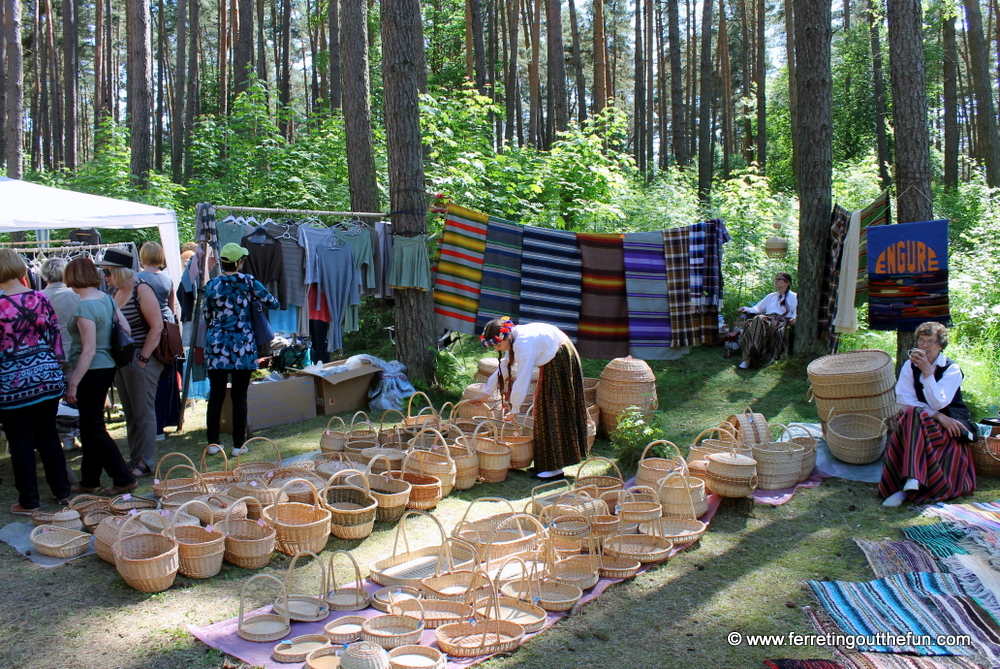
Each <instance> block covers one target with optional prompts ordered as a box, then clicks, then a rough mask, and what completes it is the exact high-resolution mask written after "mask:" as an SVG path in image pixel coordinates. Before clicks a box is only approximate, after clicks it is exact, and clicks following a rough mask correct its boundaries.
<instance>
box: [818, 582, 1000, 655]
mask: <svg viewBox="0 0 1000 669" xmlns="http://www.w3.org/2000/svg"><path fill="white" fill-rule="evenodd" d="M808 583H809V587H810V588H811V589H812V591H813V594H814V595H815V596H816V598H817V599H818V600H819V602H820V604H821V605H822V606H823V608H824V609H825V610H826V612H827V613H828V614H829V615H830V617H831V618H832V619H833V620H834V622H836V624H837V626H838V627H840V628H841V629H842V630H843V631H844V633H845V634H853V635H860V637H859V638H857V643H856V648H857V649H858V650H864V651H876V652H880V653H886V652H890V653H913V654H916V655H966V656H968V655H975V654H980V655H983V656H985V658H987V659H988V661H989V662H990V663H991V664H990V665H988V666H993V665H995V664H997V662H1000V626H998V624H997V622H996V620H994V619H993V617H992V615H991V613H996V611H995V606H996V601H995V600H993V599H992V597H989V601H987V600H979V599H978V598H974V595H972V594H971V593H969V592H968V591H967V590H966V589H965V588H964V587H963V585H962V584H961V582H960V581H959V580H958V579H957V578H956V577H955V576H953V575H951V574H930V573H923V572H915V573H908V574H894V575H892V576H887V577H885V578H880V579H877V580H874V581H870V582H868V583H850V582H845V581H832V582H829V581H809V582H808ZM976 594H986V595H987V596H988V595H989V593H988V592H987V591H985V589H982V588H980V589H978V590H977V591H976ZM986 607H992V608H994V611H990V610H988V609H987V608H986ZM887 635H892V637H895V638H886V637H887ZM906 635H910V637H908V638H904V639H899V638H898V637H900V636H902V637H906ZM947 635H953V636H959V635H968V636H969V637H971V640H972V645H964V644H963V645H938V644H937V643H936V641H937V638H938V637H940V636H947ZM864 637H867V638H864ZM913 637H920V638H918V639H913ZM909 640H912V641H914V642H915V643H907V641H909Z"/></svg>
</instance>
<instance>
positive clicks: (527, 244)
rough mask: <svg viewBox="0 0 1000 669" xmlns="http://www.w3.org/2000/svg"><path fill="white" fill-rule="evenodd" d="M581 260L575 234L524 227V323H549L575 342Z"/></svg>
mask: <svg viewBox="0 0 1000 669" xmlns="http://www.w3.org/2000/svg"><path fill="white" fill-rule="evenodd" d="M581 281H582V263H581V260H580V246H579V244H577V241H576V235H575V234H574V233H572V232H567V231H565V230H553V229H550V228H536V227H534V226H531V225H526V226H524V246H523V249H522V252H521V320H520V322H521V323H535V322H542V323H549V324H551V325H555V326H556V327H557V328H559V329H560V330H562V331H563V332H565V333H566V336H567V337H569V338H570V339H571V340H573V342H574V343H575V342H576V337H577V325H578V323H579V322H580V285H581Z"/></svg>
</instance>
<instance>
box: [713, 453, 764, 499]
mask: <svg viewBox="0 0 1000 669" xmlns="http://www.w3.org/2000/svg"><path fill="white" fill-rule="evenodd" d="M707 460H708V481H707V482H706V485H707V486H708V488H709V490H711V491H712V492H714V493H716V494H717V495H722V496H723V497H749V496H750V495H752V494H753V491H754V489H755V488H756V487H757V461H756V460H754V459H753V458H751V457H748V456H746V455H739V454H738V453H736V452H735V451H733V452H730V453H714V454H712V455H709V456H708V458H707Z"/></svg>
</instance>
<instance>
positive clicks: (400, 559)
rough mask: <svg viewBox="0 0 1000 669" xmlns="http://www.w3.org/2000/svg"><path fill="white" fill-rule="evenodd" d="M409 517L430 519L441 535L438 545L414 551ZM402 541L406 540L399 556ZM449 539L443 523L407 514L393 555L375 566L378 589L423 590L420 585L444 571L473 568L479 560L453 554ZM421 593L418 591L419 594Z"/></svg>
mask: <svg viewBox="0 0 1000 669" xmlns="http://www.w3.org/2000/svg"><path fill="white" fill-rule="evenodd" d="M410 516H421V517H423V518H428V519H430V520H431V521H432V522H433V523H434V526H435V528H436V529H437V531H438V536H437V537H436V539H435V543H434V544H432V545H430V546H425V547H423V548H417V549H411V548H410V540H409V537H408V535H407V531H406V520H407V518H409V517H410ZM400 538H402V539H403V545H402V548H403V549H404V550H403V551H402V552H400V548H401V546H400V541H399V540H400ZM445 539H446V535H445V531H444V528H443V527H442V526H441V523H440V521H438V519H437V518H435V517H434V516H432V515H430V514H428V513H424V512H422V511H415V510H410V511H407V512H406V513H405V514H404V515H403V517H402V518H400V520H399V524H398V525H397V526H396V536H395V539H394V541H393V547H392V555H390V556H388V557H385V558H381V559H379V560H376V561H374V562H372V563H371V564H370V565H369V567H370V570H371V575H370V578H371V580H373V581H375V582H376V583H378V584H379V585H384V586H402V585H408V586H411V587H414V588H418V589H419V588H420V585H421V581H422V580H423V579H424V578H426V577H427V576H431V575H433V574H435V573H440V572H441V571H451V570H454V569H462V568H466V567H468V566H471V565H472V564H473V562H474V560H475V558H476V557H477V556H475V555H474V554H473V553H471V552H469V551H468V550H464V549H463V550H453V549H452V547H451V544H450V543H449V542H447V541H445ZM418 592H419V590H418Z"/></svg>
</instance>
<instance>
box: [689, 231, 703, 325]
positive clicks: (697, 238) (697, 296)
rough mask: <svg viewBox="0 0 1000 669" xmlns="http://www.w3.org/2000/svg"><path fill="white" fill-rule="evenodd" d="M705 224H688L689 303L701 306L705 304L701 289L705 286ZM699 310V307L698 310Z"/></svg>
mask: <svg viewBox="0 0 1000 669" xmlns="http://www.w3.org/2000/svg"><path fill="white" fill-rule="evenodd" d="M706 227H707V226H706V224H705V223H703V222H699V223H694V224H692V225H689V226H688V248H689V249H690V250H689V252H688V264H689V265H690V268H691V269H690V272H691V274H690V278H689V282H690V284H691V304H692V305H694V306H696V307H701V306H702V305H703V304H705V299H704V297H705V296H704V295H703V294H702V290H703V288H704V286H705V236H706V234H705V233H706ZM698 311H699V312H700V311H701V310H700V309H699V310H698Z"/></svg>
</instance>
